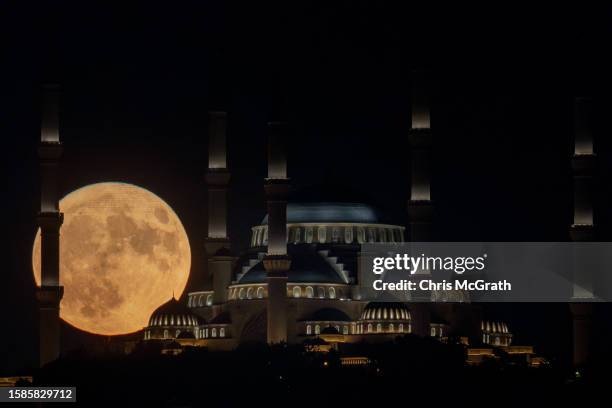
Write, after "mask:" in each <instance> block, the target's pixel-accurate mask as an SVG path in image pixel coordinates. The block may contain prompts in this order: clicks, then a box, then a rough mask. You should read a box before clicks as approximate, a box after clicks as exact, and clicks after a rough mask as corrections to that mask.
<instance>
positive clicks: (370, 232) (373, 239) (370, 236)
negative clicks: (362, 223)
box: [368, 228, 376, 242]
mask: <svg viewBox="0 0 612 408" xmlns="http://www.w3.org/2000/svg"><path fill="white" fill-rule="evenodd" d="M368 242H376V230H375V229H374V228H368Z"/></svg>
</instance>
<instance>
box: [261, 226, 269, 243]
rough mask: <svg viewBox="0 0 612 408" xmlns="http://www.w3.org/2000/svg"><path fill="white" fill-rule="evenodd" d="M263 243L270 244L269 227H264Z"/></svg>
mask: <svg viewBox="0 0 612 408" xmlns="http://www.w3.org/2000/svg"><path fill="white" fill-rule="evenodd" d="M262 244H263V245H268V228H267V227H264V229H263V242H262Z"/></svg>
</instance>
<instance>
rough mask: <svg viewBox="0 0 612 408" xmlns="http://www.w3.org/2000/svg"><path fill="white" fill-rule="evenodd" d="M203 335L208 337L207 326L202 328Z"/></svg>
mask: <svg viewBox="0 0 612 408" xmlns="http://www.w3.org/2000/svg"><path fill="white" fill-rule="evenodd" d="M204 337H206V338H208V328H206V329H204Z"/></svg>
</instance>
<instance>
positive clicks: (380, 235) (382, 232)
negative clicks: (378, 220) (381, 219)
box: [378, 228, 387, 242]
mask: <svg viewBox="0 0 612 408" xmlns="http://www.w3.org/2000/svg"><path fill="white" fill-rule="evenodd" d="M378 240H379V241H380V242H385V241H386V240H387V239H386V237H385V230H384V228H379V229H378Z"/></svg>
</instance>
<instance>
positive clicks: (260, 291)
mask: <svg viewBox="0 0 612 408" xmlns="http://www.w3.org/2000/svg"><path fill="white" fill-rule="evenodd" d="M263 295H264V288H263V287H261V286H260V287H258V288H257V299H263Z"/></svg>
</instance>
